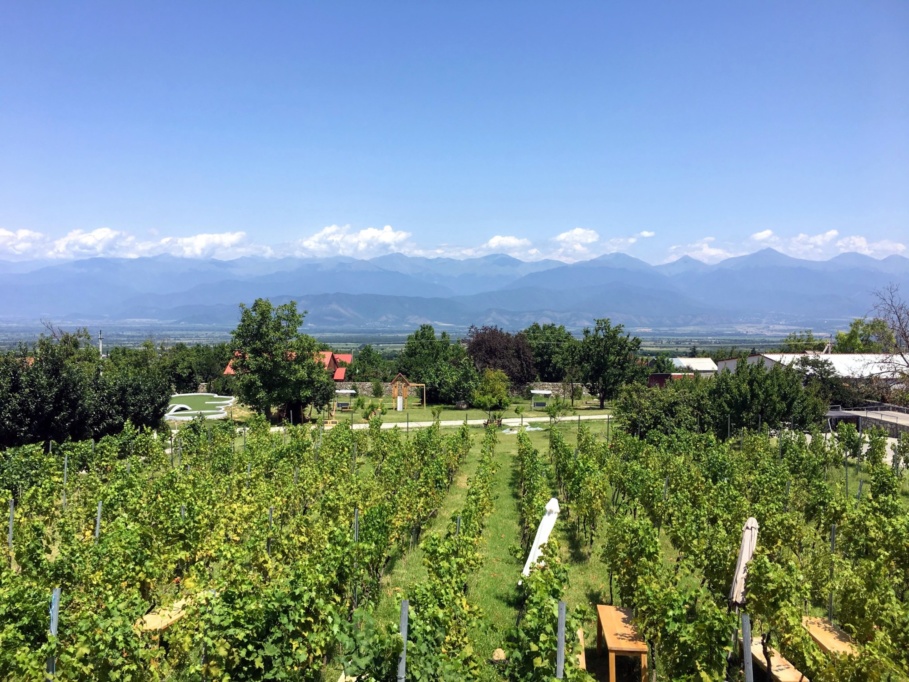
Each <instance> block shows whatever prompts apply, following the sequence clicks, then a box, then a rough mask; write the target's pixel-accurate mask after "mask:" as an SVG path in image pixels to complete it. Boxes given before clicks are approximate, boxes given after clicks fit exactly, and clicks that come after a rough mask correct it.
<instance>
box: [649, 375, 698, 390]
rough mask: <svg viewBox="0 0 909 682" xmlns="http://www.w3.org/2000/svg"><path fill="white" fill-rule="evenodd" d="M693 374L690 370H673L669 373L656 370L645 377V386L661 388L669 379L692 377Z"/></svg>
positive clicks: (676, 379)
mask: <svg viewBox="0 0 909 682" xmlns="http://www.w3.org/2000/svg"><path fill="white" fill-rule="evenodd" d="M694 376H695V375H694V373H692V372H673V373H671V374H669V373H664V372H656V373H654V374H651V375H650V376H649V377H648V378H647V386H648V387H649V388H653V387H654V386H656V387H659V388H663V387H664V386H665V385H666V384H668V383H669V382H670V381H678V380H679V379H694Z"/></svg>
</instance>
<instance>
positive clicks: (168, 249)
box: [137, 232, 267, 258]
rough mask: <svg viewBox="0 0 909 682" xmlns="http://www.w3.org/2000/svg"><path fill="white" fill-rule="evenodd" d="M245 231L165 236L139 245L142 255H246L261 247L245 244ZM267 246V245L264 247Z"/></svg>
mask: <svg viewBox="0 0 909 682" xmlns="http://www.w3.org/2000/svg"><path fill="white" fill-rule="evenodd" d="M245 242H246V233H245V232H220V233H217V232H216V233H203V234H195V235H193V236H191V237H165V238H164V239H161V240H160V241H157V242H144V243H142V244H140V245H139V249H138V250H137V251H138V252H140V253H142V255H152V254H155V253H169V254H170V255H172V256H178V257H180V258H230V257H237V256H238V255H248V253H250V252H257V251H259V250H261V249H262V248H263V247H255V246H253V245H246V248H244V245H245ZM264 248H267V247H264Z"/></svg>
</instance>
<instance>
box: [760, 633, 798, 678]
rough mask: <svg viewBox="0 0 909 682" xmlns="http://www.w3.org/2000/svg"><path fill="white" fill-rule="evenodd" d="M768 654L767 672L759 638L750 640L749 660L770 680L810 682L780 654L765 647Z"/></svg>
mask: <svg viewBox="0 0 909 682" xmlns="http://www.w3.org/2000/svg"><path fill="white" fill-rule="evenodd" d="M767 652H768V653H769V654H770V670H767V659H766V658H764V647H763V646H761V638H760V637H752V639H751V660H752V661H754V664H755V665H757V666H758V667H759V668H760V669H761V670H764V671H765V672H767V673H769V675H770V678H771V679H772V680H776V682H811V680H809V679H808V678H807V677H805V676H804V675H803V674H802V673H801V672H799V671H798V670H797V669H796V667H795V666H794V665H792V664H791V663H790V662H789V661H787V660H786V659H785V658H783V657H782V656H781V655H780V653H779V652H778V651H777V650H776V649H773V648H772V647H767Z"/></svg>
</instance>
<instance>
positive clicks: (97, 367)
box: [0, 329, 170, 447]
mask: <svg viewBox="0 0 909 682" xmlns="http://www.w3.org/2000/svg"><path fill="white" fill-rule="evenodd" d="M168 383H169V382H168V378H167V375H166V374H165V373H164V372H163V371H162V368H161V366H160V362H159V357H158V354H157V353H156V351H155V349H154V347H153V346H152V345H151V344H147V345H146V346H144V347H143V348H142V349H139V350H136V349H122V350H120V351H118V352H117V353H113V354H112V357H111V358H110V359H105V358H102V357H101V355H100V353H99V351H98V349H97V348H96V347H95V346H94V345H93V344H92V343H91V338H90V337H89V334H88V332H87V331H86V330H84V329H82V330H79V331H77V332H74V333H70V332H62V331H60V330H53V332H52V334H51V335H47V336H41V337H40V339H39V340H38V342H37V344H36V345H35V346H34V347H27V346H25V345H23V346H20V347H19V348H18V349H17V350H14V351H9V352H6V353H2V354H0V446H4V447H8V446H13V445H24V444H27V443H35V442H41V441H47V440H53V441H57V442H61V441H65V440H68V439H70V438H72V439H89V438H96V439H97V438H101V437H102V436H105V435H108V434H112V433H117V432H119V431H120V430H121V429H122V428H123V425H124V424H125V423H126V422H127V421H130V422H132V424H133V425H134V426H136V427H144V426H149V427H156V426H158V424H160V422H161V419H162V418H163V417H164V412H165V411H166V409H167V402H168V399H169V397H170V392H169V385H168Z"/></svg>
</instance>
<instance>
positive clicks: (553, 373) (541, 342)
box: [521, 322, 576, 382]
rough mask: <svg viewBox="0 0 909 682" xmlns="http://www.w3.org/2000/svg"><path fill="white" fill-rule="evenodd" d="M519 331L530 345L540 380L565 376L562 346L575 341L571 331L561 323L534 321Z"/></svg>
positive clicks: (552, 379) (558, 378) (550, 379)
mask: <svg viewBox="0 0 909 682" xmlns="http://www.w3.org/2000/svg"><path fill="white" fill-rule="evenodd" d="M521 333H522V334H523V335H524V337H525V338H526V339H527V343H528V344H529V345H530V351H531V353H532V354H533V364H534V368H535V369H536V372H537V376H538V377H539V379H540V381H549V382H553V381H562V379H563V378H564V377H565V366H564V364H563V363H562V350H563V347H564V346H566V345H570V344H572V343H574V342H575V341H576V339H575V338H574V337H573V336H572V335H571V332H569V331H568V330H567V329H565V327H564V325H561V324H560V325H555V324H543V325H541V324H540V323H539V322H534V323H533V324H532V325H530V326H529V327H527V329H525V330H524V331H523V332H521Z"/></svg>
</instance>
